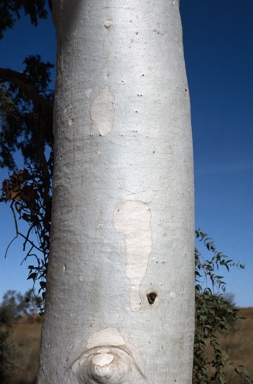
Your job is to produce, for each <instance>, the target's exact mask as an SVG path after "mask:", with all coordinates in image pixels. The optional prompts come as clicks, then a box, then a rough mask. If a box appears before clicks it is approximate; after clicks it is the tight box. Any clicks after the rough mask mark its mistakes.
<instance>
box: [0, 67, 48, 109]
mask: <svg viewBox="0 0 253 384" xmlns="http://www.w3.org/2000/svg"><path fill="white" fill-rule="evenodd" d="M0 79H1V80H0V82H2V83H3V82H6V81H8V82H10V83H12V84H14V85H17V86H18V87H19V88H20V90H21V91H22V92H23V93H24V95H25V96H27V97H29V98H30V99H31V100H32V101H33V103H34V104H35V105H43V106H45V107H46V108H48V109H49V110H52V109H53V101H52V100H49V99H47V98H45V97H44V96H42V95H41V94H40V93H39V91H38V90H37V88H36V87H35V86H34V84H33V82H32V81H31V79H30V77H29V76H28V75H26V74H25V73H23V72H17V71H14V70H12V69H7V68H0Z"/></svg>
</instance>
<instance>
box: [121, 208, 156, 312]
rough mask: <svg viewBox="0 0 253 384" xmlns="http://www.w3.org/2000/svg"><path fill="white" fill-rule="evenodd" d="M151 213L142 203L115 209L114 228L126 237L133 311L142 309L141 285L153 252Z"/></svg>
mask: <svg viewBox="0 0 253 384" xmlns="http://www.w3.org/2000/svg"><path fill="white" fill-rule="evenodd" d="M150 220H151V212H150V208H149V206H148V204H146V203H143V202H142V201H126V202H125V203H119V204H118V205H117V206H116V207H115V209H114V217H113V221H114V228H115V230H116V231H117V232H120V233H123V234H124V235H125V246H126V254H127V267H126V272H125V273H126V276H127V277H128V278H129V280H130V283H131V292H130V303H131V309H132V311H138V310H139V309H140V308H141V304H142V303H141V297H140V284H141V282H142V280H143V278H144V276H145V274H146V271H147V265H148V258H149V255H150V253H151V250H152V232H151V226H150Z"/></svg>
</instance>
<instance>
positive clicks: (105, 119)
mask: <svg viewBox="0 0 253 384" xmlns="http://www.w3.org/2000/svg"><path fill="white" fill-rule="evenodd" d="M114 103H115V95H114V93H113V91H112V90H111V88H110V87H109V86H108V85H107V86H106V87H105V88H104V89H103V90H102V91H101V92H100V93H99V94H98V95H97V97H96V98H95V99H94V100H93V103H92V106H91V120H92V125H93V126H94V127H95V128H96V129H97V130H98V131H99V133H100V134H101V135H102V136H106V135H108V134H109V133H110V132H111V131H112V129H113V126H114V120H115V108H114Z"/></svg>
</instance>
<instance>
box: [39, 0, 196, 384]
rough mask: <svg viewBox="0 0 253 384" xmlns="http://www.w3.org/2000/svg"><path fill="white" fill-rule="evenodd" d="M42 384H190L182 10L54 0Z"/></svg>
mask: <svg viewBox="0 0 253 384" xmlns="http://www.w3.org/2000/svg"><path fill="white" fill-rule="evenodd" d="M54 20H55V23H56V28H57V40H58V52H57V84H56V97H55V110H54V135H55V170H54V195H53V196H54V197H53V217H52V233H51V253H50V265H49V271H48V281H47V298H46V315H45V321H44V327H43V334H42V347H41V359H40V370H39V379H38V383H39V384H46V383H47V384H49V383H51V384H65V383H66V384H70V383H71V384H73V383H74V384H75V383H76V384H77V383H78V384H81V383H85V384H95V383H108V384H119V383H127V384H135V383H136V384H137V383H138V384H142V383H143V384H144V383H149V384H165V383H166V384H172V383H173V384H175V383H178V384H186V383H188V384H190V383H191V372H192V355H193V336H194V220H193V159H192V138H191V125H190V103H189V92H188V85H187V79H186V74H185V65H184V56H183V47H182V30H181V21H180V15H179V2H178V1H176V0H174V1H172V0H150V1H148V0H107V1H106V0H104V1H94V0H82V1H81V0H79V1H78V0H76V1H69V0H68V1H67V0H55V1H54Z"/></svg>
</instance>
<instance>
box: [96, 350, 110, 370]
mask: <svg viewBox="0 0 253 384" xmlns="http://www.w3.org/2000/svg"><path fill="white" fill-rule="evenodd" d="M113 359H114V356H113V355H110V354H108V353H100V354H98V355H95V356H94V357H93V359H92V362H93V364H95V365H99V366H100V367H103V366H104V365H108V364H110V363H111V362H112V361H113Z"/></svg>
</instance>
